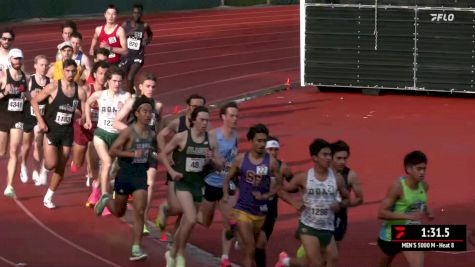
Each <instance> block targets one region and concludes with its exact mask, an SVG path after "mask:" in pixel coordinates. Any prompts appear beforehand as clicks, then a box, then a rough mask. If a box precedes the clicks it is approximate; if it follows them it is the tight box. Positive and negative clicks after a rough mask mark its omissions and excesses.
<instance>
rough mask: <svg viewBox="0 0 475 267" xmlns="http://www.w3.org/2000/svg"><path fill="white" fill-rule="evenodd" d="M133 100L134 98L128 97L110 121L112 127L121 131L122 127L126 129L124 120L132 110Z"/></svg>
mask: <svg viewBox="0 0 475 267" xmlns="http://www.w3.org/2000/svg"><path fill="white" fill-rule="evenodd" d="M134 102H135V99H133V98H129V99H128V100H127V102H125V105H124V106H123V107H122V108H121V109H120V110H119V112H118V113H117V116H116V117H115V120H114V123H112V127H114V128H115V129H117V130H119V131H123V130H124V129H127V127H128V126H127V124H125V123H124V121H125V120H126V119H127V117H128V116H129V114H130V112H131V111H132V107H133V105H134Z"/></svg>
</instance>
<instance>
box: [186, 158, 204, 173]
mask: <svg viewBox="0 0 475 267" xmlns="http://www.w3.org/2000/svg"><path fill="white" fill-rule="evenodd" d="M204 165H205V159H204V158H186V169H185V170H186V172H202V171H203V167H204Z"/></svg>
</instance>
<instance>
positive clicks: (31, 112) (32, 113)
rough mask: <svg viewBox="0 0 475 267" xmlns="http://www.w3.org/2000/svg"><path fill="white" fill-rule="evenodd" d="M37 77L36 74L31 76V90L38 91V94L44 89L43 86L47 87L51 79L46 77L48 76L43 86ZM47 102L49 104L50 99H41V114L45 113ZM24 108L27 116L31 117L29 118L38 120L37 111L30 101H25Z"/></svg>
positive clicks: (39, 104) (39, 105)
mask: <svg viewBox="0 0 475 267" xmlns="http://www.w3.org/2000/svg"><path fill="white" fill-rule="evenodd" d="M35 77H36V74H33V75H31V77H30V79H31V87H30V90H29V91H30V92H32V91H36V93H37V94H38V93H39V92H40V91H41V90H43V88H45V86H46V85H48V84H49V83H50V79H49V78H48V77H45V78H46V83H45V85H44V86H41V85H39V84H38V83H37V82H36V78H35ZM47 104H48V99H45V100H43V101H41V102H40V103H38V107H39V108H40V114H41V116H44V115H45V109H46V105H47ZM23 110H24V113H25V117H29V118H31V119H33V120H34V121H36V116H35V111H34V110H33V107H32V106H31V103H30V101H26V102H25V106H24V108H23Z"/></svg>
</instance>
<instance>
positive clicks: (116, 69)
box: [106, 66, 124, 81]
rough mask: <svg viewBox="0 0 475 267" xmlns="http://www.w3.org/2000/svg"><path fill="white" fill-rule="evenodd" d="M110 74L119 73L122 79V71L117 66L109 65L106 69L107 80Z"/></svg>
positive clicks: (110, 77)
mask: <svg viewBox="0 0 475 267" xmlns="http://www.w3.org/2000/svg"><path fill="white" fill-rule="evenodd" d="M112 75H120V77H122V79H124V72H123V71H122V70H121V69H120V68H119V67H117V66H111V67H110V68H109V69H108V70H107V74H106V80H107V81H109V80H110V79H112Z"/></svg>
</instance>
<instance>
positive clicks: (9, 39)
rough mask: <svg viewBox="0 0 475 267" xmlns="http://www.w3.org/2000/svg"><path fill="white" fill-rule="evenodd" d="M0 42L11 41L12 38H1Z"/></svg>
mask: <svg viewBox="0 0 475 267" xmlns="http://www.w3.org/2000/svg"><path fill="white" fill-rule="evenodd" d="M2 40H3V41H10V42H11V41H13V38H8V37H2Z"/></svg>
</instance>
